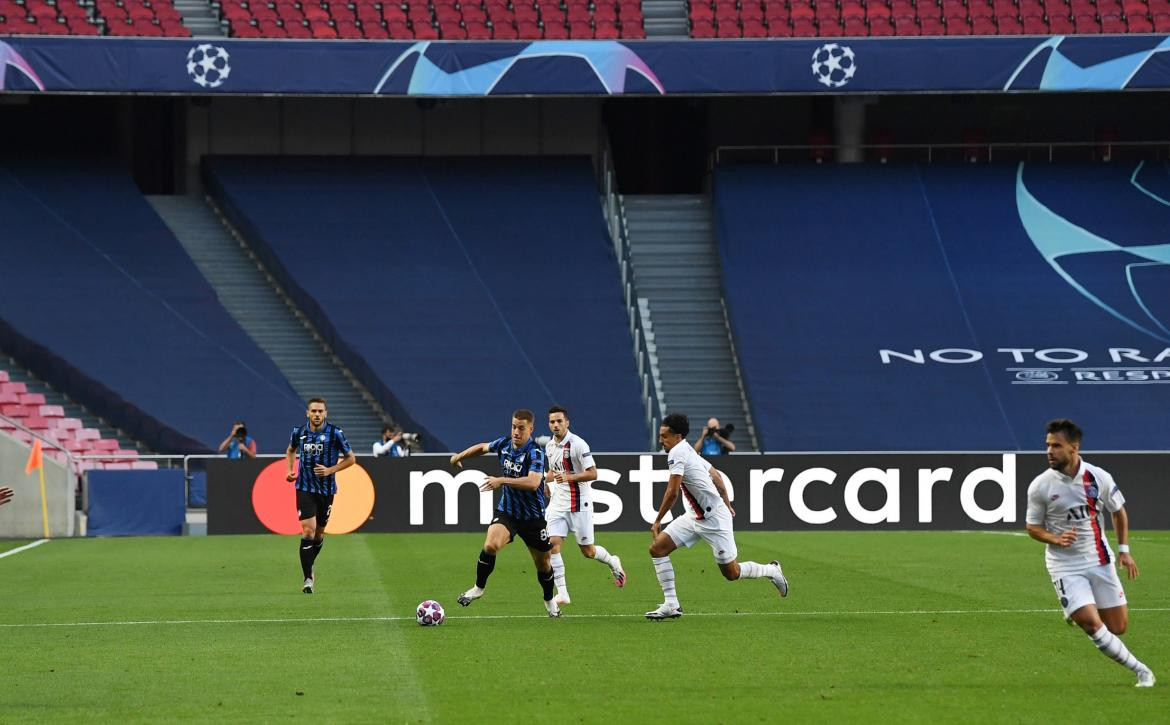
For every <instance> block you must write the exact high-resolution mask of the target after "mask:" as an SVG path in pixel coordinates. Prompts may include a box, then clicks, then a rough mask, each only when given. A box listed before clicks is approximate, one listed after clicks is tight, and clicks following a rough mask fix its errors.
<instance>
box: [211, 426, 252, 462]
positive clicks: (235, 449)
mask: <svg viewBox="0 0 1170 725" xmlns="http://www.w3.org/2000/svg"><path fill="white" fill-rule="evenodd" d="M225 450H226V451H227V457H228V458H230V459H232V460H240V459H242V458H255V457H256V439H255V438H253V437H252V436H250V435H248V428H247V426H245V425H244V421H242V420H237V421H236V422H235V423H233V424H232V432H231V433H229V434H228V437H227V438H224V439H223V443H220V444H219V452H220V453H223V452H224V451H225Z"/></svg>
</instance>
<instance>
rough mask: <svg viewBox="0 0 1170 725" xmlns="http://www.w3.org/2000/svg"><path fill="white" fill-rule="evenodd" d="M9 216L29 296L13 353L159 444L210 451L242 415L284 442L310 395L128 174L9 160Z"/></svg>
mask: <svg viewBox="0 0 1170 725" xmlns="http://www.w3.org/2000/svg"><path fill="white" fill-rule="evenodd" d="M0 218H3V219H4V229H5V238H6V240H8V241H9V243H8V244H6V245H5V294H6V296H7V299H9V300H12V301H19V300H27V301H29V303H28V304H19V303H15V302H14V303H10V304H7V305H5V307H4V310H3V312H2V313H0V348H2V349H4V350H5V351H6V352H7V353H8V354H9V355H11V356H12V357H13V358H15V359H16V360H18V361H19V362H20V363H21V364H22V365H24V366H25V367H27V368H28V369H30V370H31V371H33V372H35V373H36V374H37V376H38V377H40V378H41V379H43V380H45V381H46V382H48V383H49V384H51V385H53V386H54V387H55V388H56V389H57V390H60V391H61V392H62V393H64V394H66V395H68V396H69V397H70V398H72V399H73V400H75V401H77V402H79V403H81V404H83V405H85V406H86V407H87V408H89V409H90V410H91V411H93V412H94V413H95V414H97V415H99V416H101V417H102V418H104V419H105V420H107V421H109V422H110V423H111V424H113V425H115V426H117V427H118V428H120V429H122V430H123V431H125V432H126V433H127V434H128V435H130V436H132V437H133V438H135V439H136V440H139V441H142V442H143V443H145V444H146V445H148V446H149V447H151V448H154V449H155V450H163V451H167V452H184V451H190V452H201V451H206V450H208V449H211V448H213V447H214V446H216V445H217V444H218V442H219V441H220V440H221V439H222V437H223V436H224V430H225V427H226V426H227V425H228V424H230V422H231V421H232V420H233V419H235V418H238V417H243V418H245V419H246V420H247V421H248V425H249V429H250V430H251V431H252V434H253V435H254V436H255V437H256V439H257V440H258V441H260V445H261V447H262V450H263V449H267V450H272V449H276V450H280V449H282V448H283V446H284V445H285V443H286V442H287V436H288V431H289V429H290V427H291V425H293V424H294V423H296V421H297V420H298V419H299V418H300V417H302V416H303V414H304V408H303V403H302V402H301V401H300V400H299V399H298V398H297V397H296V396H295V395H294V394H293V392H292V389H291V387H290V386H289V385H288V383H287V381H286V380H285V379H284V377H283V376H282V375H281V373H280V372H279V371H278V370H277V369H276V367H275V365H274V364H273V363H272V362H271V361H270V360H269V359H268V358H267V357H266V356H265V355H264V354H263V353H262V352H261V351H260V350H259V348H258V347H256V345H255V343H253V342H252V340H251V339H250V338H248V337H247V336H246V335H245V334H244V332H243V331H242V330H241V329H240V328H239V326H238V325H237V324H236V323H235V321H234V320H232V319H231V318H230V317H229V316H228V314H227V313H226V312H225V311H224V309H223V307H222V306H221V305H220V303H219V301H218V300H217V299H216V297H215V294H214V292H213V290H212V289H211V287H210V286H209V285H208V284H207V282H206V281H205V280H204V279H203V277H202V276H200V275H199V273H198V271H197V270H196V268H195V266H194V264H193V263H192V261H191V259H190V258H189V257H188V256H187V255H186V254H185V253H184V251H183V250H182V248H181V247H180V246H179V243H178V241H177V240H176V239H175V238H174V236H173V235H172V234H171V232H170V231H169V230H168V229H167V228H166V227H165V226H164V225H163V223H162V221H161V220H160V219H159V218H158V217H157V216H156V215H155V213H154V211H153V210H152V209H151V208H150V206H149V205H148V204H147V203H146V201H145V200H144V199H143V198H142V196H141V194H140V193H139V192H138V189H137V188H136V187H135V186H134V184H133V183H132V182H131V180H130V179H129V177H128V176H127V175H126V174H125V173H124V172H122V171H121V170H120V169H118V168H117V167H116V166H114V165H113V164H106V163H101V162H91V163H86V162H81V161H77V162H70V163H69V164H68V165H62V164H60V163H49V162H44V161H41V162H38V163H32V162H29V163H6V164H4V165H0ZM18 242H19V243H18ZM33 301H35V304H34V303H33ZM64 321H68V322H69V324H63V322H64ZM210 394H214V398H213V399H215V400H219V401H231V407H230V409H224V408H223V407H221V406H222V403H216V404H214V405H212V404H209V403H208V400H209V395H210ZM16 405H20V403H19V402H18V403H16ZM14 412H15V411H14ZM21 412H26V411H21ZM27 412H31V411H27ZM27 412H26V415H25V416H21V417H29V416H28V415H27ZM41 417H44V416H41Z"/></svg>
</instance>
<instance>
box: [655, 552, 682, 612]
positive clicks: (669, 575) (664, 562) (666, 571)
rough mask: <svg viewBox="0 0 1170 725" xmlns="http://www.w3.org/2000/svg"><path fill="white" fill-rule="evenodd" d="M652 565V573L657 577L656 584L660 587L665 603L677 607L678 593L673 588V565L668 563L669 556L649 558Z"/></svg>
mask: <svg viewBox="0 0 1170 725" xmlns="http://www.w3.org/2000/svg"><path fill="white" fill-rule="evenodd" d="M650 561H652V562H653V563H654V573H655V574H657V575H658V584H659V585H661V586H662V595H663V596H664V597H665V598H666V603H667V604H670V605H672V606H675V607H677V606H678V592H676V591H675V588H674V564H672V563H670V557H669V556H663V557H653V556H652V557H650Z"/></svg>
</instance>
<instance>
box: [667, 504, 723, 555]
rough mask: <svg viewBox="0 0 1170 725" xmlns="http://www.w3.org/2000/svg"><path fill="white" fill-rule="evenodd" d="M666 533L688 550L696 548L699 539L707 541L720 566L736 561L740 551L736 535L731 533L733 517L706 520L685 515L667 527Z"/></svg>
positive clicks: (713, 517) (712, 517)
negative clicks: (736, 546)
mask: <svg viewBox="0 0 1170 725" xmlns="http://www.w3.org/2000/svg"><path fill="white" fill-rule="evenodd" d="M666 533H667V534H668V535H669V536H670V538H671V539H672V540H673V541H674V543H675V544H676V545H678V546H685V547H687V548H688V549H689V548H691V547H692V546H694V545H695V544H696V543H697V542H698V541H699V539H702V540H703V541H706V542H707V544H708V545H709V546H710V547H711V553H712V554H714V555H715V561H716V563H719V564H728V563H731V562H733V561H735V560H736V558H737V557H738V556H739V550H738V549H736V548H735V534H734V533H732V531H731V516H730V515H729V514H723V515H722V516H709V517H707V518H705V519H696V518H694V517H693V516H691V515H690V514H684V515H682V516H679V517H678V518H676V519H674V520H673V521H671V522H670V523H669V524H667V525H666Z"/></svg>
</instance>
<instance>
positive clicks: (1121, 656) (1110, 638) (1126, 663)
mask: <svg viewBox="0 0 1170 725" xmlns="http://www.w3.org/2000/svg"><path fill="white" fill-rule="evenodd" d="M1089 637H1090V638H1091V639H1092V640H1093V644H1095V645H1097V649H1099V650H1101V651H1102V652H1104V653H1105V654H1106V655H1107V656H1108V657H1110V658H1111V659H1112V660H1113V661H1114V662H1116V663H1118V664H1119V665H1121V666H1123V667H1128V668H1129V669H1131V670H1133V671H1134V672H1135V673H1137V672H1142V671H1143V670H1147V669H1149V668H1148V667H1146V666H1145V665H1143V664H1142V663H1141V662H1139V661H1138V658H1137V657H1134V656H1133V655H1132V654H1130V652H1129V650H1128V649H1126V647H1125V643H1124V642H1122V641H1121V638H1120V637H1118V636H1117V635H1115V634H1113V633H1112V632H1110V631H1109V628H1108V627H1106V626H1105V625H1103V624H1102V625H1101V629H1098V630H1097V631H1096V632H1094V633H1093V634H1091V635H1089Z"/></svg>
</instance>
